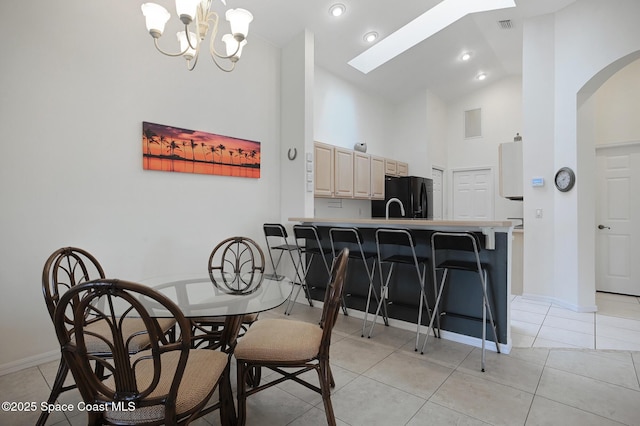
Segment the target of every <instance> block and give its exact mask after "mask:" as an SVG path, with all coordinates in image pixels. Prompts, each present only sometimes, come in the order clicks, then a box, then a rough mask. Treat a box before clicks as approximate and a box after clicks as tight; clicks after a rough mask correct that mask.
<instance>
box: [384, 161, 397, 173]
mask: <svg viewBox="0 0 640 426" xmlns="http://www.w3.org/2000/svg"><path fill="white" fill-rule="evenodd" d="M397 173H398V162H397V161H396V160H390V159H388V158H385V160H384V174H385V175H387V176H396V174H397Z"/></svg>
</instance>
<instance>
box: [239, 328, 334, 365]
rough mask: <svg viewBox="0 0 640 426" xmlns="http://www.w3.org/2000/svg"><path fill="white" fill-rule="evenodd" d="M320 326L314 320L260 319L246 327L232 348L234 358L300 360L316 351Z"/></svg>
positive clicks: (313, 355)
mask: <svg viewBox="0 0 640 426" xmlns="http://www.w3.org/2000/svg"><path fill="white" fill-rule="evenodd" d="M321 341H322V329H321V328H320V327H319V326H318V325H317V324H310V323H306V322H301V321H291V320H284V319H262V320H260V321H258V322H256V323H255V324H253V325H252V326H251V328H249V331H247V333H246V334H245V335H244V337H243V338H242V339H240V340H239V341H238V345H237V346H236V349H235V351H234V355H235V357H236V359H250V360H254V361H267V362H270V361H273V362H287V361H301V360H308V359H313V358H314V357H316V356H317V355H318V351H319V350H320V343H321Z"/></svg>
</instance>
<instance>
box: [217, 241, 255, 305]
mask: <svg viewBox="0 0 640 426" xmlns="http://www.w3.org/2000/svg"><path fill="white" fill-rule="evenodd" d="M264 267H265V261H264V253H263V252H262V249H261V248H260V246H259V245H258V244H257V243H256V242H255V241H254V240H252V239H251V238H247V237H230V238H227V239H225V240H223V241H221V242H220V243H219V244H218V245H217V246H215V248H214V249H213V251H211V255H210V256H209V275H210V276H211V279H212V280H213V282H214V283H215V284H222V285H223V288H224V289H226V290H230V291H232V292H237V293H244V292H246V291H248V290H250V289H254V285H255V284H259V283H260V282H261V280H262V274H263V273H264Z"/></svg>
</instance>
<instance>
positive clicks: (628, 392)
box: [0, 294, 640, 426]
mask: <svg viewBox="0 0 640 426" xmlns="http://www.w3.org/2000/svg"><path fill="white" fill-rule="evenodd" d="M512 302H513V303H512V316H513V321H514V325H513V332H512V334H513V341H514V348H513V349H512V351H511V353H510V354H509V355H505V354H496V353H493V352H488V353H487V371H486V372H485V373H482V372H480V350H479V349H478V348H473V347H470V346H466V345H463V344H459V343H455V342H451V341H446V340H433V341H431V343H430V347H429V348H428V350H427V352H426V353H425V354H424V355H420V354H418V353H416V352H414V350H413V342H414V338H415V336H414V334H413V333H412V332H410V331H407V330H401V329H397V328H393V327H378V328H376V331H375V333H374V336H373V337H372V338H371V339H365V338H361V337H360V330H361V325H362V323H361V320H359V319H357V318H354V317H344V316H340V318H339V321H338V323H337V325H336V328H335V329H334V335H333V341H332V346H331V360H332V362H331V363H332V369H333V373H334V376H335V379H336V388H335V390H334V391H333V393H332V401H333V405H334V410H335V414H336V418H337V422H338V424H339V425H367V426H369V425H384V426H388V425H408V426H418V425H420V426H422V425H445V424H455V425H563V426H564V425H580V426H584V425H621V424H623V425H640V299H639V298H630V297H626V298H625V297H621V296H614V295H606V294H599V295H598V306H599V308H600V311H599V312H598V313H597V314H576V313H575V312H571V311H567V310H563V309H561V308H558V307H556V306H554V305H550V304H543V303H539V302H531V301H527V300H525V299H523V298H521V297H514V299H513V301H512ZM281 311H282V309H279V310H278V311H276V312H269V313H265V314H262V315H264V316H282V315H281V313H280V312H281ZM318 316H319V310H318V309H314V308H309V307H308V306H306V305H302V304H297V305H296V306H295V308H294V310H293V314H292V315H291V318H294V319H299V320H305V321H313V322H315V321H317V319H318ZM56 367H57V363H56V362H52V363H46V364H43V365H40V366H38V367H34V368H29V369H25V370H22V371H19V372H16V373H13V374H9V375H6V376H3V377H0V394H1V396H2V398H1V399H2V400H3V401H23V402H24V401H43V400H46V398H47V396H48V393H49V386H50V384H51V382H52V381H53V377H54V375H55V370H56ZM265 374H266V373H265ZM307 374H313V373H307ZM268 379H269V378H268V375H266V376H265V377H264V380H268ZM60 400H61V402H64V403H71V404H75V403H77V402H78V401H79V400H80V398H79V395H78V394H77V392H76V391H71V392H67V393H65V394H63V395H62V396H61V398H60ZM36 418H37V413H19V414H17V413H7V412H0V425H3V426H4V425H32V424H34V423H35V419H36ZM248 418H249V421H248V424H249V425H260V426H262V425H274V426H277V425H292V426H294V425H296V426H299V425H321V424H326V422H325V416H324V411H323V406H322V401H321V399H320V397H319V396H318V395H316V394H315V393H313V392H311V391H309V390H307V389H306V388H304V387H302V386H300V385H297V384H295V383H282V384H280V385H278V386H277V387H274V388H271V389H269V390H267V391H264V392H261V393H258V394H256V395H254V396H252V397H250V399H249V402H248ZM84 422H85V417H84V415H83V414H82V413H78V412H77V411H74V412H73V413H67V414H66V415H65V414H63V413H55V414H54V415H52V416H51V417H50V418H49V422H48V423H47V424H50V425H54V424H55V425H81V424H84ZM195 424H196V425H200V426H204V425H209V424H213V425H218V424H219V421H218V417H217V413H212V414H211V415H209V416H207V417H205V418H203V419H199V420H198V421H197V422H195Z"/></svg>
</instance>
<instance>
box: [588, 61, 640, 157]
mask: <svg viewBox="0 0 640 426" xmlns="http://www.w3.org/2000/svg"><path fill="white" fill-rule="evenodd" d="M594 98H595V102H596V110H595V113H594V114H595V116H594V126H595V130H594V133H595V140H596V144H598V145H608V144H616V143H624V142H631V141H640V119H639V114H640V113H639V111H640V59H638V60H636V61H634V62H632V63H631V64H629V65H627V66H626V67H624V68H623V69H621V70H620V71H618V72H617V73H616V74H615V75H613V76H612V77H611V78H610V79H609V80H607V81H606V82H605V83H604V84H603V85H602V86H600V88H599V89H598V91H597V92H596V93H595V96H594Z"/></svg>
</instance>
